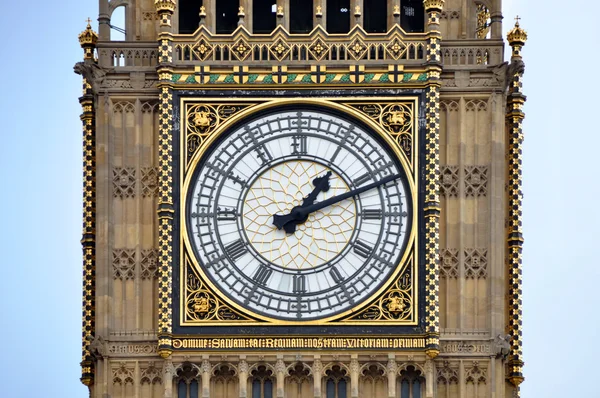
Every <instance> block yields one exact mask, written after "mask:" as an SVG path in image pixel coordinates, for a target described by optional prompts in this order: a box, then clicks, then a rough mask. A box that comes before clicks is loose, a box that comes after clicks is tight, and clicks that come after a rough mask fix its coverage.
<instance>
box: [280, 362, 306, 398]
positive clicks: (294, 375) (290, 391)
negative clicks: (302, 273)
mask: <svg viewBox="0 0 600 398" xmlns="http://www.w3.org/2000/svg"><path fill="white" fill-rule="evenodd" d="M312 393H313V386H312V385H311V377H310V368H309V367H308V365H306V364H303V363H301V362H298V363H296V364H295V365H294V366H293V367H291V368H289V370H288V376H287V377H286V379H285V394H286V398H301V397H308V396H311V395H312Z"/></svg>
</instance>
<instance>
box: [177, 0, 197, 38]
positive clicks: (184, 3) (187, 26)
mask: <svg viewBox="0 0 600 398" xmlns="http://www.w3.org/2000/svg"><path fill="white" fill-rule="evenodd" d="M201 6H202V1H197V0H179V4H178V5H177V8H179V33H183V34H190V33H194V32H195V31H196V29H198V25H200V7H201Z"/></svg>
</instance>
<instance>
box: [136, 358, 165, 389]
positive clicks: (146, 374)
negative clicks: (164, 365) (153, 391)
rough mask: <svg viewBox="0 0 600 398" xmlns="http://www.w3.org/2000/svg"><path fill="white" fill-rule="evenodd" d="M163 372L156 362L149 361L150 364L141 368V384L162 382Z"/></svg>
mask: <svg viewBox="0 0 600 398" xmlns="http://www.w3.org/2000/svg"><path fill="white" fill-rule="evenodd" d="M162 374H163V372H162V369H161V368H157V367H156V364H155V363H154V362H148V366H147V367H146V368H142V369H141V375H140V384H141V385H144V384H162Z"/></svg>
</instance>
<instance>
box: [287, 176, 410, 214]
mask: <svg viewBox="0 0 600 398" xmlns="http://www.w3.org/2000/svg"><path fill="white" fill-rule="evenodd" d="M400 177H402V175H401V174H394V175H391V176H387V177H384V178H382V179H381V180H379V181H376V182H373V183H371V184H369V185H365V186H364V187H361V188H356V189H354V190H352V191H349V192H346V193H343V194H341V195H337V196H334V197H331V198H329V199H327V200H324V201H322V202H319V203H315V204H312V205H310V206H307V207H304V208H301V209H298V213H299V214H298V217H299V218H300V217H306V216H307V215H308V214H310V213H312V212H315V211H317V210H321V209H323V208H325V207H327V206H331V205H332V204H335V203H338V202H341V201H342V200H345V199H348V198H351V197H353V196H356V195H360V194H361V193H363V192H365V191H368V190H369V189H373V188H377V187H378V186H380V185H383V184H387V183H388V182H390V181H394V180H396V179H398V178H400Z"/></svg>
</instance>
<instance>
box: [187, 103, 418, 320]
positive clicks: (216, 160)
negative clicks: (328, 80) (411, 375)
mask: <svg viewBox="0 0 600 398" xmlns="http://www.w3.org/2000/svg"><path fill="white" fill-rule="evenodd" d="M386 181H387V182H386ZM370 186H372V187H371V188H369V187H370ZM190 188H191V191H190V192H189V195H188V199H187V209H186V211H187V224H188V235H189V238H190V241H191V242H192V245H193V251H194V254H195V256H196V259H197V260H198V263H199V265H200V267H202V271H203V273H204V274H206V275H207V276H208V277H209V278H210V280H211V282H212V283H213V284H214V285H215V286H216V287H217V288H218V289H219V290H221V292H222V293H224V294H225V295H227V296H228V297H229V299H230V300H232V301H233V302H235V303H237V304H238V305H239V306H240V307H243V308H246V309H248V310H250V311H252V312H254V313H256V314H261V315H264V316H268V317H271V318H277V319H283V320H290V321H303V320H315V319H320V318H326V317H330V316H333V315H336V314H339V313H342V312H344V311H347V310H348V309H350V308H353V307H355V306H356V305H357V304H359V303H361V302H363V301H364V300H366V299H367V298H368V297H370V296H371V295H372V294H373V293H375V292H376V291H377V290H378V289H379V287H380V286H381V285H382V284H383V283H384V282H385V281H387V280H388V279H389V278H390V275H391V274H392V273H393V272H394V271H395V270H396V268H397V267H398V266H399V263H400V260H401V258H402V255H403V251H404V249H405V247H406V244H407V240H408V238H409V230H410V220H411V214H412V208H411V205H410V198H411V195H410V190H409V185H408V183H407V179H406V175H405V173H404V171H403V169H402V167H401V164H400V162H399V161H398V160H397V159H396V157H395V155H394V154H393V152H392V151H391V150H390V149H389V148H388V147H387V146H386V145H384V144H382V143H381V142H380V140H378V139H377V138H376V136H375V134H374V133H370V132H368V131H367V130H366V129H365V128H363V127H361V126H359V125H356V124H353V123H352V122H350V121H348V120H346V119H344V118H341V117H339V116H335V115H333V114H329V113H326V112H321V111H315V110H309V109H299V110H293V111H280V112H272V113H270V114H266V115H264V116H262V117H260V118H258V119H254V120H252V121H250V122H248V123H247V124H244V125H241V126H239V127H237V128H235V129H232V130H231V131H229V132H228V133H224V135H223V136H222V137H221V139H220V140H219V141H218V142H216V143H215V144H214V145H213V146H212V148H211V149H210V151H209V152H208V153H206V154H205V155H204V157H203V159H201V160H200V162H199V164H198V166H197V169H196V170H195V172H194V174H193V177H192V182H191V184H190ZM365 188H369V189H365ZM357 190H363V192H356V191H357ZM346 193H350V194H349V195H346V196H349V197H344V196H341V195H344V194H346ZM352 193H354V194H353V195H352Z"/></svg>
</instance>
